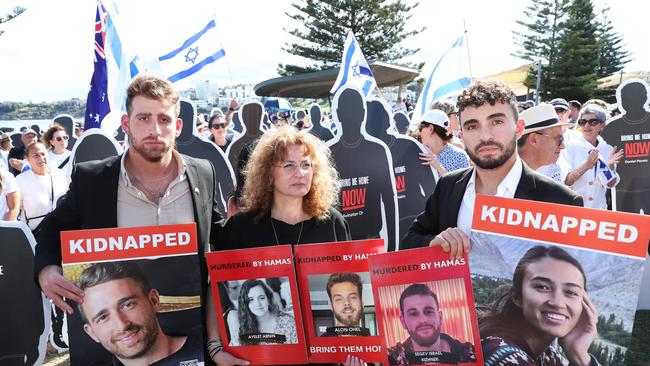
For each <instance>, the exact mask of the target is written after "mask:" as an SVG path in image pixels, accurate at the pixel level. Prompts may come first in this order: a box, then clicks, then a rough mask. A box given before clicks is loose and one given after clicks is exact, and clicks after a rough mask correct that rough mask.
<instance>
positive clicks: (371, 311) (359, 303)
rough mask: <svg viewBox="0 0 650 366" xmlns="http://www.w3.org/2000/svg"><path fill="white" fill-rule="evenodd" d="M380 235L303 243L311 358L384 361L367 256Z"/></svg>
mask: <svg viewBox="0 0 650 366" xmlns="http://www.w3.org/2000/svg"><path fill="white" fill-rule="evenodd" d="M383 252H384V241H383V240H381V239H373V240H365V241H362V240H359V241H351V242H338V243H323V244H309V245H299V246H297V247H296V248H295V255H296V270H297V272H298V284H299V288H300V294H301V306H302V313H303V314H304V321H305V332H306V336H307V345H308V352H309V362H311V363H334V362H335V363H344V362H345V360H346V357H347V356H348V355H350V354H351V355H353V356H357V357H359V358H360V359H362V360H363V361H365V362H381V361H383V354H382V353H381V339H380V338H379V334H378V328H377V318H376V313H375V301H374V298H373V296H372V286H371V285H370V274H369V273H368V258H369V257H370V256H373V255H375V254H379V253H383Z"/></svg>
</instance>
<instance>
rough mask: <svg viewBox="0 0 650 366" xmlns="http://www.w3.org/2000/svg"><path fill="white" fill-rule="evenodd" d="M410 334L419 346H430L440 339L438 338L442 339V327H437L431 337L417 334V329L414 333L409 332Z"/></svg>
mask: <svg viewBox="0 0 650 366" xmlns="http://www.w3.org/2000/svg"><path fill="white" fill-rule="evenodd" d="M432 327H434V328H435V326H433V325H432ZM409 335H410V336H411V340H412V341H413V342H415V343H416V344H418V345H419V346H421V347H430V346H432V345H433V344H435V343H436V342H437V341H438V339H440V328H438V329H436V331H435V332H434V333H433V335H432V336H431V337H426V338H423V337H420V336H419V335H418V334H417V331H415V332H413V333H411V332H409Z"/></svg>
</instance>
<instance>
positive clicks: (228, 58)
mask: <svg viewBox="0 0 650 366" xmlns="http://www.w3.org/2000/svg"><path fill="white" fill-rule="evenodd" d="M220 45H221V49H224V48H223V43H220ZM224 58H225V59H226V66H228V76H229V77H230V85H231V86H234V85H235V84H233V82H232V72H230V57H228V55H226V57H224Z"/></svg>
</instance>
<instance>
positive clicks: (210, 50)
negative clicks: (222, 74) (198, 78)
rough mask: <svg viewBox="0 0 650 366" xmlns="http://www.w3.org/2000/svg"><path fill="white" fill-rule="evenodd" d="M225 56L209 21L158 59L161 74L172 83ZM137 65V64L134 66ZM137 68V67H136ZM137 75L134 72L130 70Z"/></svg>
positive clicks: (212, 21) (215, 31) (215, 27)
mask: <svg viewBox="0 0 650 366" xmlns="http://www.w3.org/2000/svg"><path fill="white" fill-rule="evenodd" d="M225 55H226V52H225V51H224V50H223V47H222V46H221V43H220V42H219V39H218V32H217V23H216V21H215V20H214V19H211V20H210V21H209V22H208V23H207V24H206V25H205V26H204V27H203V29H201V30H200V31H198V32H197V33H195V34H193V35H191V36H190V37H189V38H187V39H186V40H185V41H184V42H183V43H182V44H179V45H178V47H176V48H173V49H172V50H171V51H169V52H167V53H165V54H164V55H162V56H160V57H159V58H158V61H159V62H160V70H161V72H162V74H163V75H164V76H165V77H166V78H167V79H168V80H169V81H171V82H172V83H174V82H176V81H179V80H182V79H185V78H187V77H188V76H191V75H193V74H195V73H196V72H198V71H199V70H201V69H202V68H204V67H205V66H206V65H209V64H211V63H213V62H215V61H217V60H218V59H220V58H222V57H223V56H225ZM134 65H137V64H134ZM136 67H137V66H136ZM133 71H135V72H136V73H137V69H136V70H132V73H133Z"/></svg>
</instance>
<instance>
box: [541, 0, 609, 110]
mask: <svg viewBox="0 0 650 366" xmlns="http://www.w3.org/2000/svg"><path fill="white" fill-rule="evenodd" d="M563 28H564V30H563V32H562V34H561V36H560V43H559V47H558V50H557V51H558V52H557V59H556V61H555V63H554V64H553V65H552V66H550V67H549V68H548V69H549V72H550V73H552V79H553V81H552V83H551V85H550V86H549V92H550V93H551V95H552V96H557V97H562V98H565V99H567V100H570V99H576V100H587V99H589V98H591V97H592V96H593V94H594V91H595V90H596V87H597V86H598V76H597V74H596V69H597V67H598V42H597V39H596V33H597V31H598V28H597V25H596V22H595V15H594V7H593V4H592V3H591V0H573V2H572V3H571V5H570V6H569V7H568V8H567V19H566V20H565V21H564V24H563Z"/></svg>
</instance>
